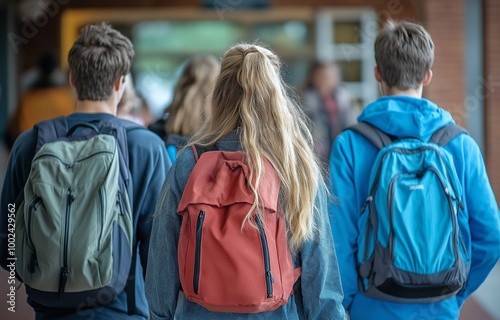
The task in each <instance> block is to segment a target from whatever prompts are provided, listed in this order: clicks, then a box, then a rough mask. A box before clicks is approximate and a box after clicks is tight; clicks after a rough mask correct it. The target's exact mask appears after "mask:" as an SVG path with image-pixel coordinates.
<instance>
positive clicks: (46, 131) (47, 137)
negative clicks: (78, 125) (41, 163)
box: [35, 117, 68, 152]
mask: <svg viewBox="0 0 500 320" xmlns="http://www.w3.org/2000/svg"><path fill="white" fill-rule="evenodd" d="M35 131H36V132H37V136H38V137H37V143H36V152H38V150H40V148H41V147H42V146H43V145H44V144H46V143H48V142H53V141H55V140H57V139H58V138H59V137H64V136H66V134H67V133H68V122H67V120H66V117H57V118H54V119H50V120H45V121H42V122H39V123H37V124H35Z"/></svg>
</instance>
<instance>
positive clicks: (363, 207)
mask: <svg viewBox="0 0 500 320" xmlns="http://www.w3.org/2000/svg"><path fill="white" fill-rule="evenodd" d="M372 201H373V197H372V196H368V198H366V201H365V203H364V204H363V206H362V207H361V213H363V212H365V209H366V207H367V206H368V204H369V203H370V202H372Z"/></svg>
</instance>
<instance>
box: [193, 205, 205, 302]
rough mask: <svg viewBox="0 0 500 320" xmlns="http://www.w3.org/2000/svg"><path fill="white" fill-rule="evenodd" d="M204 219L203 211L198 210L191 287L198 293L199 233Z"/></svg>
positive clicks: (200, 233)
mask: <svg viewBox="0 0 500 320" xmlns="http://www.w3.org/2000/svg"><path fill="white" fill-rule="evenodd" d="M204 220H205V211H200V214H199V215H198V220H197V221H196V248H195V256H194V275H193V289H194V292H195V293H196V294H198V286H199V283H200V255H201V235H202V231H203V221H204Z"/></svg>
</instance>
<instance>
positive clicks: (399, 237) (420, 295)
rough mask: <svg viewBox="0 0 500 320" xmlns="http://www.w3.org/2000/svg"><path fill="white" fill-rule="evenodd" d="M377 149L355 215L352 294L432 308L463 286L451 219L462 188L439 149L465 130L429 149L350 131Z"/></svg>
mask: <svg viewBox="0 0 500 320" xmlns="http://www.w3.org/2000/svg"><path fill="white" fill-rule="evenodd" d="M349 129H350V130H353V131H355V132H358V133H360V134H361V135H363V136H364V137H365V138H366V139H368V140H369V141H370V142H371V143H372V144H373V145H374V146H376V147H377V148H378V149H379V152H378V155H377V157H376V160H375V162H374V164H373V167H372V170H371V175H370V183H369V195H368V198H367V199H366V202H365V204H364V205H363V207H362V209H361V217H360V222H359V230H360V236H359V238H358V248H359V250H358V253H357V264H358V275H359V288H360V290H361V292H363V293H364V294H365V295H366V296H368V297H372V298H376V299H379V300H385V301H392V302H402V303H422V302H437V301H441V300H444V299H447V298H449V297H452V296H454V295H455V294H457V293H458V292H459V291H460V290H461V289H462V288H463V287H464V285H465V282H466V280H467V276H468V272H469V268H470V262H469V257H468V256H467V251H466V249H465V246H464V244H463V242H462V237H461V234H460V229H459V226H458V217H457V215H458V214H460V212H461V210H463V209H464V207H463V204H462V201H461V195H462V186H461V185H460V180H459V179H458V176H457V172H456V170H455V166H454V165H453V159H452V156H451V155H450V153H449V152H448V151H446V150H445V149H444V146H445V145H446V144H448V142H450V141H451V140H452V139H453V138H455V137H456V136H457V135H459V134H462V133H467V132H466V131H465V129H463V128H461V127H459V126H457V125H454V124H451V125H447V126H445V127H443V128H441V129H439V130H437V131H436V132H435V133H434V134H433V135H432V137H431V139H430V141H429V142H424V141H422V140H421V139H418V138H402V139H399V140H394V139H392V138H391V137H390V136H388V135H387V134H385V133H384V132H382V131H380V130H379V129H378V128H376V127H374V126H372V125H370V124H368V123H359V124H357V125H355V126H353V127H350V128H349Z"/></svg>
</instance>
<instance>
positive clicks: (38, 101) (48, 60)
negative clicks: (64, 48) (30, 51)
mask: <svg viewBox="0 0 500 320" xmlns="http://www.w3.org/2000/svg"><path fill="white" fill-rule="evenodd" d="M31 73H32V74H33V76H32V77H31V78H33V79H32V80H31V81H32V83H31V85H30V86H29V88H28V89H27V91H26V92H25V93H24V94H23V96H22V97H21V99H20V101H19V104H18V106H17V108H16V110H15V111H14V113H13V114H12V116H11V117H10V119H9V122H8V125H7V133H6V142H7V146H8V147H9V149H10V148H11V147H12V145H13V144H14V141H15V140H16V138H17V137H18V136H19V135H20V134H21V133H22V132H24V131H26V130H28V129H31V128H33V126H34V125H35V124H36V123H38V122H40V121H43V120H46V119H51V118H55V117H59V116H67V115H69V114H71V113H73V112H75V108H76V97H75V95H74V93H73V92H72V90H71V88H70V87H69V86H68V85H67V83H65V82H62V81H61V80H60V74H61V71H60V69H59V64H58V59H57V57H56V56H54V55H53V54H51V53H45V54H43V55H42V56H40V58H39V59H38V64H37V70H36V71H35V72H31Z"/></svg>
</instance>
